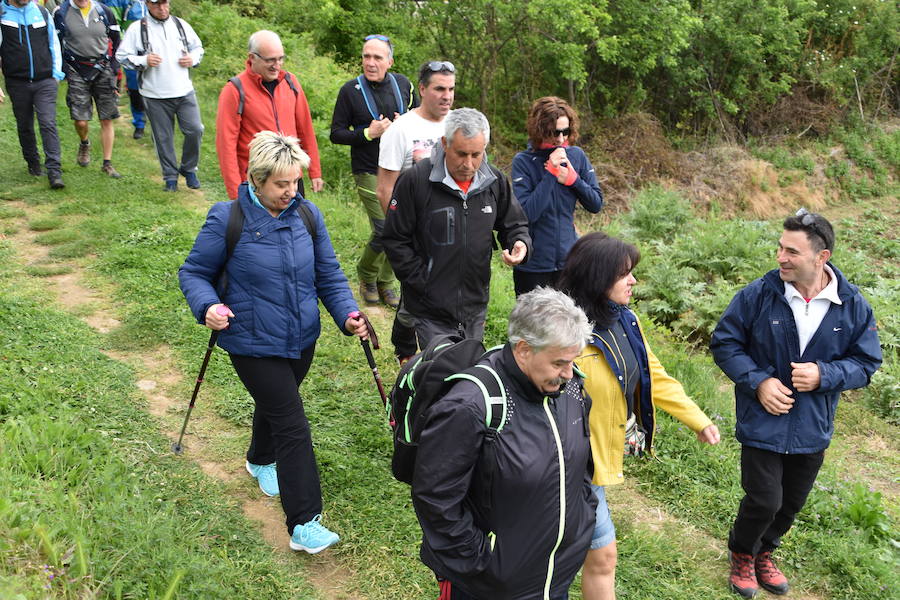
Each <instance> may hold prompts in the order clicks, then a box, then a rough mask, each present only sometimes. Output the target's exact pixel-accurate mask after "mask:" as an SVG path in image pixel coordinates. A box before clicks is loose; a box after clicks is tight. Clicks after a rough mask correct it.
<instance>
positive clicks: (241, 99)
mask: <svg viewBox="0 0 900 600" xmlns="http://www.w3.org/2000/svg"><path fill="white" fill-rule="evenodd" d="M228 81H229V82H230V83H231V84H232V85H233V86H234V87H236V88H237V91H238V107H237V114H239V115H243V114H244V84H243V83H241V78H240V77H238V76H236V75H235V76H234V77H232V78H231V79H229V80H228Z"/></svg>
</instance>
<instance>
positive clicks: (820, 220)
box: [784, 208, 834, 252]
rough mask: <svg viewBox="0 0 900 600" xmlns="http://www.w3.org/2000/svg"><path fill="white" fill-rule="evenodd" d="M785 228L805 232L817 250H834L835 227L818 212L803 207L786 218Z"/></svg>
mask: <svg viewBox="0 0 900 600" xmlns="http://www.w3.org/2000/svg"><path fill="white" fill-rule="evenodd" d="M784 230H785V231H802V232H804V233H805V234H806V239H808V240H809V243H810V244H812V247H813V250H815V251H816V252H821V251H822V250H828V251H829V252H833V251H834V229H833V228H832V227H831V223H829V222H828V219H826V218H825V217H823V216H822V215H820V214H818V213H811V212H807V210H806V209H805V208H801V209H800V210H798V211H797V214H796V215H793V216H790V217H788V218H787V219H785V220H784Z"/></svg>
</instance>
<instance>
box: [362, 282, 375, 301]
mask: <svg viewBox="0 0 900 600" xmlns="http://www.w3.org/2000/svg"><path fill="white" fill-rule="evenodd" d="M359 297H360V298H362V301H363V302H365V303H366V304H378V286H377V285H375V284H374V283H366V282H365V281H361V282H360V283H359Z"/></svg>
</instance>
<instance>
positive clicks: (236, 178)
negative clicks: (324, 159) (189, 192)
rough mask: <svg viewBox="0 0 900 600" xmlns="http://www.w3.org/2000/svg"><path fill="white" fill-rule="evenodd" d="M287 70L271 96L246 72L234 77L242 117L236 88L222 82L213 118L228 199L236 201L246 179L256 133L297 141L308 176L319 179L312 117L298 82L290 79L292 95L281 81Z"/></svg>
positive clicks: (319, 168) (220, 165) (317, 148)
mask: <svg viewBox="0 0 900 600" xmlns="http://www.w3.org/2000/svg"><path fill="white" fill-rule="evenodd" d="M287 74H288V73H287V71H279V72H278V85H277V86H276V88H275V95H274V97H273V96H272V94H270V93H269V91H268V90H267V89H266V88H264V87H263V85H262V78H261V77H260V76H259V75H257V74H256V73H254V72H253V71H251V70H250V60H249V59H248V60H247V69H246V70H245V71H244V72H243V73H241V74H240V75H238V77H239V78H240V80H241V83H242V84H243V86H244V114H243V115H239V114H238V112H237V109H238V100H239V94H238V89H237V87H236V86H235V85H234V84H232V83H231V82H229V83H226V84H225V87H223V88H222V92H221V93H220V94H219V110H218V114H217V115H216V154H218V155H219V169H220V170H221V171H222V179H224V180H225V190H226V191H227V192H228V197H229V198H231V199H232V200H234V199H236V198H237V190H238V185H240V183H241V182H242V181H245V180H246V179H247V160H248V158H249V154H250V150H249V148H250V141H251V140H252V139H253V136H254V135H256V134H257V133H259V132H260V131H279V132H281V133H285V134H287V135H292V136H295V137H297V138H299V139H300V147H301V148H303V151H304V152H306V153H307V154H308V155H309V159H310V163H309V176H310V178H311V179H314V178H316V177H321V176H322V167H321V165H320V164H319V145H318V144H317V143H316V132H315V130H314V129H313V123H312V116H311V115H310V113H309V103H308V102H307V101H306V94H304V93H303V88H302V87H300V82H299V81H297V78H296V77H295V76H294V75H293V74H291V77H293V78H294V83H295V84H296V86H297V91H298V92H299V93H298V94H297V95H296V96H295V95H294V91H293V90H292V89H291V86H290V85H289V84H288V82H286V81H285V80H284V78H285V76H286V75H287Z"/></svg>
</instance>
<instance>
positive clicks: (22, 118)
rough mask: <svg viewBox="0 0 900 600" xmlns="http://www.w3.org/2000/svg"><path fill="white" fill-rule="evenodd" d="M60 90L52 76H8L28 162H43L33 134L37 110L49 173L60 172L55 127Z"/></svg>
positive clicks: (20, 139) (24, 156)
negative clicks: (32, 79) (30, 77)
mask: <svg viewBox="0 0 900 600" xmlns="http://www.w3.org/2000/svg"><path fill="white" fill-rule="evenodd" d="M58 90H59V82H58V81H56V80H55V79H54V78H52V77H48V78H47V79H41V80H38V81H28V80H27V79H15V78H13V77H7V78H6V91H7V92H8V93H9V99H10V101H11V102H12V107H13V113H14V114H15V116H16V127H17V129H18V132H19V145H20V146H21V147H22V157H23V158H24V159H25V162H27V163H28V165H29V166H36V165H40V164H41V155H40V154H39V153H38V147H37V140H36V139H35V137H34V116H35V114H37V120H38V127H39V129H40V132H41V142H42V143H43V145H44V156H45V161H44V166H45V167H46V168H47V172H48V173H59V172H60V162H59V161H60V150H59V133H58V132H57V130H56V94H57V91H58Z"/></svg>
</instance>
